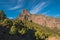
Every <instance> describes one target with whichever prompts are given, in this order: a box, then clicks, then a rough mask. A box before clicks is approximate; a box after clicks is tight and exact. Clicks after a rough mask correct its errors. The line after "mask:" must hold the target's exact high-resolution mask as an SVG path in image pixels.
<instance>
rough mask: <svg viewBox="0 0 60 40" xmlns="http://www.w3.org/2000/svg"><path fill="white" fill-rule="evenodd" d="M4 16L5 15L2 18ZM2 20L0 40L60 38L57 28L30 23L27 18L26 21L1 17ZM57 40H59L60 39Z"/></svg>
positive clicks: (0, 23)
mask: <svg viewBox="0 0 60 40" xmlns="http://www.w3.org/2000/svg"><path fill="white" fill-rule="evenodd" d="M2 13H3V12H2ZM2 13H0V14H2ZM4 15H5V14H4V13H3V15H2V16H4ZM0 18H1V19H0V40H46V39H48V40H49V37H60V30H58V29H57V28H56V27H55V28H53V29H50V28H49V27H46V26H43V25H39V24H36V23H34V22H33V21H29V20H27V18H26V19H24V20H20V19H18V18H17V19H15V20H14V19H8V18H7V17H5V18H4V17H1V16H0ZM56 39H57V40H58V38H56ZM59 40H60V39H59Z"/></svg>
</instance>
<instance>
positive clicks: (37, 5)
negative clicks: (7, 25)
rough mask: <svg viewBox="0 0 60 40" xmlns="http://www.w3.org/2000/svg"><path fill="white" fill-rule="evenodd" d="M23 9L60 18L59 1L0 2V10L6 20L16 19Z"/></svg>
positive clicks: (3, 0)
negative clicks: (2, 11)
mask: <svg viewBox="0 0 60 40" xmlns="http://www.w3.org/2000/svg"><path fill="white" fill-rule="evenodd" d="M23 9H27V10H29V12H30V13H32V14H43V15H46V16H53V17H57V18H60V0H0V10H4V12H5V14H6V15H7V17H8V18H16V17H17V16H18V15H19V14H20V13H21V11H22V10H23Z"/></svg>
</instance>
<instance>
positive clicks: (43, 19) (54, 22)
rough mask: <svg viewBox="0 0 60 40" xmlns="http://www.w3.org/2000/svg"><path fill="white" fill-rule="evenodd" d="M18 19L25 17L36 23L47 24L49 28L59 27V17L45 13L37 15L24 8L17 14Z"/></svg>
mask: <svg viewBox="0 0 60 40" xmlns="http://www.w3.org/2000/svg"><path fill="white" fill-rule="evenodd" d="M19 19H20V20H24V19H27V20H29V21H32V22H34V23H36V24H39V25H42V26H47V27H50V28H55V27H56V28H58V29H60V18H55V17H49V16H45V15H42V14H41V15H37V14H30V13H29V11H28V10H26V9H24V10H23V11H22V13H21V14H20V16H19Z"/></svg>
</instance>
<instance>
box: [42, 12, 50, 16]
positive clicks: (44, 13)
mask: <svg viewBox="0 0 60 40" xmlns="http://www.w3.org/2000/svg"><path fill="white" fill-rule="evenodd" d="M48 12H50V11H46V12H43V13H42V15H46V16H48Z"/></svg>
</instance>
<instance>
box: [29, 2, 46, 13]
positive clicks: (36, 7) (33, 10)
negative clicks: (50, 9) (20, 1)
mask: <svg viewBox="0 0 60 40" xmlns="http://www.w3.org/2000/svg"><path fill="white" fill-rule="evenodd" d="M45 7H47V2H42V3H38V4H37V5H36V6H35V7H34V8H33V9H32V10H31V11H30V13H33V14H36V13H37V12H39V11H40V10H42V9H43V8H45Z"/></svg>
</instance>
